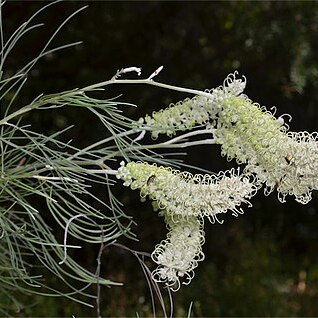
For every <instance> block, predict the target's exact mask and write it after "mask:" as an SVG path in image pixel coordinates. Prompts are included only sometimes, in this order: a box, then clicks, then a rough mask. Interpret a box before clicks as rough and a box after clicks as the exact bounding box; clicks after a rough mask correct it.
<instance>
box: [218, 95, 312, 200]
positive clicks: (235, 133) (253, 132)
mask: <svg viewBox="0 0 318 318" xmlns="http://www.w3.org/2000/svg"><path fill="white" fill-rule="evenodd" d="M282 123H283V122H282V120H281V118H280V119H279V120H277V119H276V118H275V117H274V116H273V115H272V114H271V113H270V112H268V111H266V109H265V108H264V107H263V108H261V107H260V106H259V105H258V104H255V103H252V102H251V100H249V99H248V98H247V97H246V96H244V95H241V96H232V97H228V99H227V100H226V101H224V102H223V105H222V111H221V112H220V113H219V118H218V122H217V125H216V127H215V130H214V136H215V138H216V143H219V144H221V145H222V155H225V156H227V158H228V159H233V158H236V160H237V162H238V163H239V164H241V163H244V164H246V167H245V171H246V172H248V173H253V174H255V175H256V176H257V180H256V181H257V182H258V183H259V184H262V183H264V184H265V185H266V188H265V193H266V194H267V193H270V192H272V191H273V190H274V189H277V191H278V197H279V199H280V201H281V202H284V201H285V197H286V195H288V194H289V195H294V196H295V199H296V201H298V202H300V203H304V204H305V203H308V201H309V200H310V199H311V191H312V190H313V189H318V178H317V177H318V143H317V133H313V134H309V133H307V132H299V133H292V132H289V133H287V132H286V131H287V128H286V127H285V126H284V125H282Z"/></svg>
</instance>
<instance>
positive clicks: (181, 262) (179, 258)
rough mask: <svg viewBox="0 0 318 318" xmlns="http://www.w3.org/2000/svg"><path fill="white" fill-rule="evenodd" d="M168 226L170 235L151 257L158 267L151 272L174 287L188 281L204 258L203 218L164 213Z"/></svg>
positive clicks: (158, 280)
mask: <svg viewBox="0 0 318 318" xmlns="http://www.w3.org/2000/svg"><path fill="white" fill-rule="evenodd" d="M165 221H166V223H167V227H168V229H169V233H168V235H167V239H166V240H163V241H162V242H161V243H160V244H158V245H157V246H156V247H155V250H154V251H153V253H152V254H151V257H152V259H153V261H154V262H155V263H157V264H158V267H157V268H156V269H155V270H154V271H153V272H152V278H153V280H154V281H156V282H160V283H165V284H166V285H167V286H168V287H170V288H171V290H173V291H177V290H178V289H179V288H180V285H181V282H182V284H185V285H187V284H189V283H190V282H191V280H192V278H193V277H194V271H193V270H194V269H195V268H196V267H197V266H198V262H200V261H203V260H204V254H203V252H202V248H201V247H202V245H203V244H204V232H203V220H202V219H201V218H200V219H199V218H196V217H189V218H187V219H184V218H182V217H174V218H173V219H172V218H171V217H169V216H167V215H166V216H165Z"/></svg>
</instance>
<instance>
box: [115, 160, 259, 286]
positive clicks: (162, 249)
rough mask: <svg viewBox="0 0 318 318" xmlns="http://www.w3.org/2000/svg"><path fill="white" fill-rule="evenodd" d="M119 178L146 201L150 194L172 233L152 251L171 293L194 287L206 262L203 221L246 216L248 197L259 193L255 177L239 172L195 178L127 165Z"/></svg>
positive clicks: (158, 273) (142, 165)
mask: <svg viewBox="0 0 318 318" xmlns="http://www.w3.org/2000/svg"><path fill="white" fill-rule="evenodd" d="M117 178H119V179H122V180H124V185H125V186H130V187H131V189H133V190H135V189H139V190H140V195H141V198H142V200H145V199H146V197H147V196H148V197H149V198H150V199H151V200H153V203H154V207H155V209H158V210H160V214H163V215H164V216H165V221H166V223H167V227H168V229H169V233H168V235H167V239H166V240H164V241H162V242H161V243H160V244H158V245H157V246H156V248H155V250H154V252H153V253H152V259H153V260H154V262H156V263H157V264H158V265H159V266H158V267H157V269H156V270H154V271H153V273H152V276H153V279H154V280H155V281H158V282H164V283H165V284H166V285H168V286H169V287H170V288H171V289H172V290H178V289H179V287H180V284H181V282H182V283H183V284H188V283H190V281H191V279H192V277H193V276H194V272H193V270H194V268H195V267H197V265H198V262H199V261H202V260H203V259H204V254H203V253H202V250H201V246H202V244H203V242H204V232H203V217H205V216H206V217H208V219H209V220H210V221H211V222H215V221H218V222H220V221H219V220H218V218H217V214H219V213H225V212H227V211H228V210H230V211H232V214H233V215H235V216H238V214H239V213H243V211H242V209H241V208H239V206H240V205H241V204H242V203H247V204H248V205H250V203H249V201H248V199H249V198H251V197H252V196H253V195H254V194H255V193H256V192H257V187H256V186H255V185H254V183H253V179H251V178H250V177H249V176H247V175H239V174H238V173H235V170H234V169H232V170H230V171H227V172H225V173H219V174H218V175H192V174H190V173H188V172H180V171H178V170H173V169H171V168H166V167H158V166H156V165H155V164H153V165H150V164H148V163H143V162H129V163H127V164H126V165H125V164H124V163H123V162H122V163H121V167H120V168H119V169H118V171H117Z"/></svg>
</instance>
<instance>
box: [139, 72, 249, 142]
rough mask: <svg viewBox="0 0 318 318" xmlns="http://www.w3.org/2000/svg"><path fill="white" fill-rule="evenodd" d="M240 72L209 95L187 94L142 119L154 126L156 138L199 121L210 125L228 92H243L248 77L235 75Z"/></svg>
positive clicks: (153, 131)
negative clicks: (187, 96) (183, 98)
mask: <svg viewBox="0 0 318 318" xmlns="http://www.w3.org/2000/svg"><path fill="white" fill-rule="evenodd" d="M237 74H238V73H237V72H234V73H233V74H229V75H228V77H227V78H226V79H225V80H224V82H223V85H222V86H220V87H218V88H215V89H212V90H210V91H208V90H207V91H206V92H207V93H210V97H206V96H195V97H193V98H192V99H190V98H187V99H185V100H184V101H181V102H178V103H177V104H171V105H170V106H169V107H168V108H166V109H162V110H160V111H158V112H153V113H152V116H149V115H147V116H146V117H145V119H143V118H141V119H140V122H144V121H145V122H146V124H147V126H148V127H150V128H151V134H152V138H154V139H156V138H157V137H158V136H159V134H160V133H161V134H167V135H168V136H170V137H171V136H173V135H174V134H175V133H176V130H179V131H184V130H189V129H192V128H193V127H195V126H197V125H204V126H209V124H211V123H213V122H214V121H215V119H216V118H217V115H218V112H219V111H220V110H221V108H220V107H221V104H222V102H223V101H224V100H226V99H227V97H228V96H238V95H240V94H241V93H242V92H243V90H244V88H245V86H246V78H245V77H243V79H236V76H237Z"/></svg>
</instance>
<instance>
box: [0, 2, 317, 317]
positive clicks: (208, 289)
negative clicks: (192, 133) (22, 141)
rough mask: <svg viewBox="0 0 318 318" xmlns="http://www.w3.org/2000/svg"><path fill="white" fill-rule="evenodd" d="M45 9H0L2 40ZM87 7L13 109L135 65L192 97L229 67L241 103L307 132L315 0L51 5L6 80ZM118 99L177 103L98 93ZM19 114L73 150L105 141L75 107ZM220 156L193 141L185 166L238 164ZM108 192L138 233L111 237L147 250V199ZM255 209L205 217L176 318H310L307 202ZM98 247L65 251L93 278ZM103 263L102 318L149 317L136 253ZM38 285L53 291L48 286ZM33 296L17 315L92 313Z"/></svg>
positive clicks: (311, 116) (313, 88)
mask: <svg viewBox="0 0 318 318" xmlns="http://www.w3.org/2000/svg"><path fill="white" fill-rule="evenodd" d="M45 3H46V2H41V1H37V2H32V1H14V2H8V3H7V4H5V6H4V8H3V20H4V32H5V38H8V36H9V34H10V33H11V32H12V31H13V30H14V29H16V28H17V26H18V25H19V24H21V23H22V22H24V21H26V20H27V19H28V17H29V16H30V15H31V14H33V13H34V12H35V11H36V10H38V9H39V8H41V7H42V6H43V5H44V4H45ZM86 4H89V7H88V8H87V9H86V10H84V11H83V12H81V13H80V14H79V15H77V16H76V17H75V18H73V19H72V20H71V21H70V22H69V23H68V24H67V25H66V26H65V27H64V28H63V30H62V32H60V34H59V35H58V36H57V38H56V39H55V40H54V41H53V44H52V45H54V46H57V45H61V44H65V43H68V42H73V41H77V40H82V41H83V43H82V44H81V45H78V46H76V47H75V48H69V49H66V50H64V51H61V52H59V53H56V54H51V55H49V56H48V57H47V58H44V59H43V60H41V61H40V62H39V63H38V64H37V65H36V67H35V68H34V70H33V71H32V73H31V76H30V77H29V80H28V82H27V84H26V85H25V88H24V89H23V91H22V92H21V94H20V97H19V100H18V103H16V107H20V106H23V105H24V104H27V103H28V102H30V101H31V100H32V99H34V98H35V97H36V96H38V95H39V94H40V93H54V92H57V91H61V90H66V89H71V88H75V87H83V86H86V85H89V84H92V83H96V82H100V81H103V80H107V79H109V78H111V77H112V76H113V75H114V74H115V72H116V70H117V69H120V68H122V67H127V66H140V67H142V70H143V74H144V76H148V75H149V74H151V73H152V72H153V71H154V70H155V69H156V68H157V67H158V66H160V65H164V69H163V71H162V72H161V73H160V75H159V76H158V77H157V80H158V81H161V82H165V83H169V84H175V85H178V86H185V87H191V88H195V89H202V90H203V89H205V88H213V87H216V86H219V85H220V84H222V82H223V79H224V78H225V77H226V76H227V74H228V73H231V72H233V71H234V70H238V71H239V73H240V74H243V75H245V76H246V77H247V88H246V90H245V93H246V94H247V95H248V96H249V97H250V98H251V99H252V100H254V101H255V102H258V103H260V104H261V105H266V106H267V107H268V109H269V108H270V107H271V106H273V105H275V106H276V107H277V114H278V115H281V114H283V113H290V114H291V115H292V116H293V121H292V122H291V123H290V127H291V130H295V131H299V130H308V131H309V132H312V131H317V130H318V127H317V126H318V125H317V123H318V111H317V105H318V102H317V100H318V63H317V56H318V54H317V53H318V52H317V49H318V3H316V2H269V1H262V2H188V1H178V2H175V1H162V2H158V1H151V2H141V1H136V2H135V1H130V2H125V1H117V2H115V1H114V2H113V1H99V2H97V1H96V2H93V1H92V2H79V1H68V2H61V3H58V4H56V5H54V6H52V7H51V8H49V9H48V10H46V11H45V12H43V13H42V14H41V15H40V16H39V17H38V18H37V20H36V21H37V22H45V26H44V27H42V28H40V29H38V30H35V31H34V32H32V33H31V34H30V35H28V36H26V37H25V38H24V40H22V41H21V42H20V43H19V45H18V46H17V48H16V49H15V50H14V52H13V54H12V55H11V57H10V58H9V60H8V64H7V68H6V71H7V72H8V73H10V72H13V71H14V70H16V69H19V67H21V66H22V65H23V64H24V63H25V62H27V61H28V60H29V59H30V58H31V57H34V56H36V54H38V53H39V51H40V50H41V48H42V47H43V45H44V44H45V43H46V41H47V39H48V38H49V36H50V35H51V34H52V33H53V32H54V30H55V28H56V27H57V26H58V24H59V23H61V22H62V21H63V20H64V19H65V18H66V17H67V16H68V15H69V14H71V13H72V12H74V11H75V10H76V9H78V8H80V7H81V6H84V5H86ZM119 94H123V95H122V96H121V97H120V100H121V101H127V102H130V103H134V104H136V105H137V106H138V107H137V108H127V109H125V110H124V112H125V114H126V115H127V116H130V117H131V118H135V119H138V118H139V117H141V116H144V115H145V114H147V113H151V112H152V111H153V110H159V109H161V108H163V107H166V106H168V105H169V103H171V102H177V101H179V100H180V99H184V98H185V97H187V96H188V95H185V94H180V93H176V92H171V91H167V90H164V89H159V88H155V87H148V86H137V85H130V86H128V85H122V86H118V85H117V86H111V87H110V86H109V87H107V89H106V91H105V92H104V93H103V95H102V96H103V97H105V98H109V97H114V96H117V95H119ZM29 116H30V117H25V120H26V121H31V122H32V126H33V128H34V129H36V130H37V131H41V132H43V133H51V132H53V131H56V130H59V129H62V128H64V127H66V126H68V125H70V124H74V123H75V124H76V126H75V127H74V128H73V129H72V130H71V131H70V132H68V133H67V134H66V135H65V138H66V139H68V138H72V139H73V140H74V144H75V145H78V146H84V145H87V144H90V143H92V142H93V141H95V140H97V139H99V138H102V137H103V136H105V137H106V136H107V132H106V131H105V130H104V127H103V126H102V125H100V124H99V123H97V122H96V121H95V119H94V118H93V117H90V116H88V115H87V113H85V112H83V111H78V110H76V111H75V112H74V111H73V110H71V109H66V110H57V111H56V110H55V111H47V112H43V111H41V112H34V113H33V114H31V115H29ZM219 150H220V149H219V147H218V146H210V147H203V146H202V147H201V146H200V147H199V146H197V147H196V148H194V149H190V150H189V155H188V156H186V157H185V158H184V160H185V161H186V162H187V163H189V164H193V165H197V166H200V167H203V168H206V169H208V170H211V171H215V172H217V171H219V170H224V169H228V168H230V167H235V166H236V165H235V163H234V162H227V161H226V160H225V159H224V158H222V157H220V152H219ZM96 191H99V190H98V189H97V190H96ZM105 195H106V194H105ZM118 196H119V198H120V199H121V201H122V202H123V203H125V205H126V212H127V213H128V214H130V215H132V216H133V217H134V220H135V221H136V223H137V225H136V226H135V229H134V231H135V233H137V236H138V239H139V241H138V242H134V241H129V240H125V239H122V240H119V241H120V243H123V244H125V245H126V246H127V247H129V248H132V249H137V250H142V251H146V252H151V251H152V250H153V249H154V246H155V244H157V243H158V242H160V240H161V239H164V237H165V235H166V229H165V227H164V224H163V220H162V219H161V218H158V217H157V215H156V213H154V212H153V211H152V209H151V206H150V204H149V203H140V202H139V194H138V193H137V192H136V193H132V192H131V191H129V189H127V188H125V189H122V188H121V187H119V188H118ZM252 203H253V207H252V208H249V209H247V208H246V209H245V214H244V215H242V216H240V217H239V218H234V217H232V216H230V215H225V216H224V217H223V219H224V224H223V225H212V224H208V223H206V226H205V231H206V243H205V245H204V247H203V250H204V253H205V255H206V260H205V261H204V262H202V263H201V264H199V267H198V268H197V269H196V271H195V272H196V276H195V278H194V279H193V281H192V283H191V284H190V285H189V286H184V287H182V288H181V289H180V291H179V292H178V293H177V294H175V295H174V302H175V316H182V315H183V316H184V315H186V314H187V310H188V306H189V304H190V302H191V301H193V302H194V303H193V316H195V317H199V316H317V315H318V301H317V299H318V285H317V284H318V258H317V247H318V241H317V239H318V237H317V232H318V214H317V204H318V196H317V194H316V193H314V194H313V199H312V201H311V202H310V203H309V204H307V205H301V204H298V203H296V202H294V200H293V199H292V198H288V199H287V202H286V203H285V204H281V203H279V201H278V199H277V197H276V194H271V195H270V196H269V197H264V196H263V194H262V193H261V192H260V193H259V194H258V195H257V196H255V197H254V198H253V200H252ZM44 213H45V211H44ZM52 226H54V225H52ZM61 233H63V232H61ZM96 253H97V248H94V247H92V246H87V247H84V249H83V251H81V252H76V253H75V254H74V257H75V258H76V259H77V260H78V261H79V262H80V263H81V264H82V265H83V266H86V267H88V268H90V269H91V270H94V266H96V261H95V259H96ZM103 264H104V265H103V272H102V274H103V276H104V277H107V278H110V279H113V280H117V281H122V282H123V283H124V284H125V286H124V287H118V288H112V289H110V290H109V289H105V290H102V310H103V316H116V317H118V316H134V315H135V313H136V312H139V314H140V315H141V316H151V303H150V295H149V291H148V287H147V284H146V280H145V278H144V276H143V273H142V270H141V268H140V267H139V264H138V262H137V260H136V259H135V258H134V256H133V255H132V254H130V253H128V252H126V251H124V250H122V249H119V248H115V247H111V248H109V249H108V250H107V251H106V252H105V254H104V257H103ZM149 266H150V267H151V266H152V267H153V264H152V263H150V262H149ZM47 279H48V280H51V281H52V283H53V284H54V278H51V277H47ZM36 300H37V301H39V304H38V305H37V307H36V308H33V309H32V310H31V309H26V311H25V312H23V313H21V315H22V316H25V315H30V316H52V317H53V316H54V317H57V316H71V315H72V314H74V315H75V316H76V317H77V316H78V317H79V316H94V315H95V311H93V310H90V309H87V308H83V307H81V306H80V305H77V304H75V303H71V302H69V301H61V300H59V299H56V298H53V299H46V298H36ZM31 312H32V314H31Z"/></svg>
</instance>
